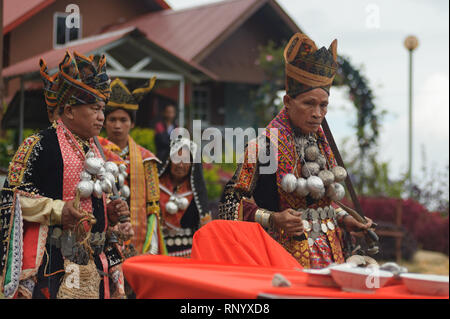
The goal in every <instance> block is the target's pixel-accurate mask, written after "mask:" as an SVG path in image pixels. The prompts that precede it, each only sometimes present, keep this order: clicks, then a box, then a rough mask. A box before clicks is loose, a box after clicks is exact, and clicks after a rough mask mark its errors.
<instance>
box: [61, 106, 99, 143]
mask: <svg viewBox="0 0 450 319" xmlns="http://www.w3.org/2000/svg"><path fill="white" fill-rule="evenodd" d="M104 109H105V102H97V103H95V104H84V105H77V106H66V107H65V108H64V117H66V118H67V119H68V121H69V129H70V130H71V131H72V132H74V133H75V134H77V135H78V136H80V137H81V138H84V139H89V138H91V137H94V136H98V135H99V134H100V130H101V129H102V127H103V121H104V120H105V115H104V113H103V112H104Z"/></svg>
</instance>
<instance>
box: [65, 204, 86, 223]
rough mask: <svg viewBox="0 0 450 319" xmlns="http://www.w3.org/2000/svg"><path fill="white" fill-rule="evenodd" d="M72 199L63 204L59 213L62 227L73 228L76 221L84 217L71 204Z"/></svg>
mask: <svg viewBox="0 0 450 319" xmlns="http://www.w3.org/2000/svg"><path fill="white" fill-rule="evenodd" d="M73 203H74V200H71V201H68V202H66V203H65V204H64V207H63V209H62V214H61V224H62V225H63V229H73V228H74V227H75V226H76V225H77V222H78V221H79V220H80V219H81V218H83V217H84V215H83V214H81V213H80V212H79V211H78V210H77V209H75V207H74V206H73Z"/></svg>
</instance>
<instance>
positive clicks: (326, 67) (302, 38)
mask: <svg viewBox="0 0 450 319" xmlns="http://www.w3.org/2000/svg"><path fill="white" fill-rule="evenodd" d="M284 60H285V65H286V92H287V94H288V95H289V96H291V97H293V98H295V97H296V96H297V95H299V94H301V93H304V92H307V91H309V90H312V89H315V88H322V89H324V90H325V91H326V92H327V93H328V94H329V90H330V87H331V84H332V83H333V79H334V76H335V75H336V71H337V62H336V61H337V40H334V41H333V42H332V43H331V45H330V47H329V48H328V49H326V48H325V47H322V48H320V49H317V46H316V44H315V43H314V41H312V40H311V39H310V38H308V36H306V35H305V34H302V33H296V34H295V35H294V36H293V37H292V38H291V40H290V41H289V43H288V45H287V46H286V48H285V50H284Z"/></svg>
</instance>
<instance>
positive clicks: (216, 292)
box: [123, 255, 448, 299]
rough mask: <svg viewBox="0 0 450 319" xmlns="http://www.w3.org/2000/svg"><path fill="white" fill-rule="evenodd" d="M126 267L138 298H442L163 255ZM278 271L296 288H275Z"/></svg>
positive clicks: (128, 262)
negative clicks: (313, 282)
mask: <svg viewBox="0 0 450 319" xmlns="http://www.w3.org/2000/svg"><path fill="white" fill-rule="evenodd" d="M123 270H124V274H125V277H126V279H127V281H128V282H129V283H130V285H131V287H132V288H133V290H134V292H135V293H136V297H137V298H148V299H153V298H155V299H186V298H188V299H241V298H243V299H253V298H257V297H258V296H262V295H267V294H269V295H275V296H277V297H279V298H283V297H284V298H350V299H360V298H376V299H393V298H394V299H405V298H407V299H409V298H436V297H433V296H422V295H414V294H411V293H410V292H409V291H408V290H407V288H406V286H404V285H395V286H388V287H384V288H380V289H378V290H377V291H376V292H375V293H372V294H366V293H350V292H344V291H342V290H341V289H339V288H328V287H311V286H307V285H306V279H307V274H306V273H303V272H301V271H298V270H291V269H286V268H276V267H262V266H256V265H253V266H251V265H242V266H241V265H230V264H225V263H218V262H206V261H201V260H192V259H184V258H181V257H169V256H161V255H155V256H152V255H145V256H136V257H132V258H129V259H127V260H126V261H125V262H124V264H123ZM275 273H280V274H282V275H283V276H285V277H286V278H287V279H288V280H289V281H290V282H291V284H292V285H291V287H273V286H272V278H273V275H274V274H275ZM444 299H448V296H447V297H444Z"/></svg>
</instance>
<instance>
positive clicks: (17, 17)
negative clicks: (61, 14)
mask: <svg viewBox="0 0 450 319" xmlns="http://www.w3.org/2000/svg"><path fill="white" fill-rule="evenodd" d="M19 1H20V4H19ZM54 2H55V0H3V34H6V33H8V32H9V31H11V30H13V29H14V28H16V27H17V26H19V25H20V24H22V23H23V22H25V21H26V20H28V19H29V18H31V17H32V16H34V15H35V14H37V13H38V12H40V11H41V10H42V9H44V8H45V7H47V6H48V5H50V4H52V3H54ZM154 3H155V4H157V5H158V6H160V7H161V9H170V6H169V5H168V4H167V3H166V2H165V1H164V0H154Z"/></svg>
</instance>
